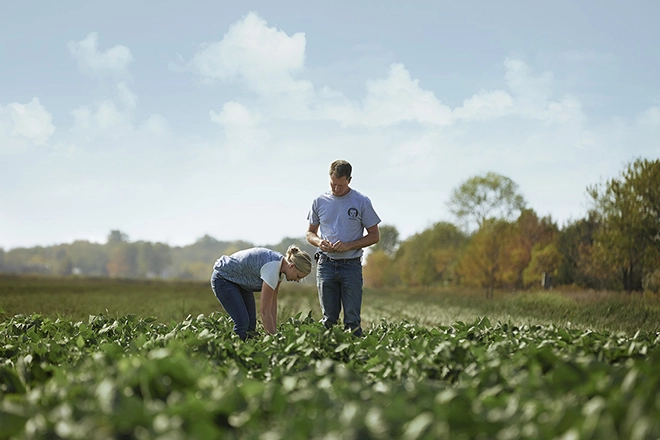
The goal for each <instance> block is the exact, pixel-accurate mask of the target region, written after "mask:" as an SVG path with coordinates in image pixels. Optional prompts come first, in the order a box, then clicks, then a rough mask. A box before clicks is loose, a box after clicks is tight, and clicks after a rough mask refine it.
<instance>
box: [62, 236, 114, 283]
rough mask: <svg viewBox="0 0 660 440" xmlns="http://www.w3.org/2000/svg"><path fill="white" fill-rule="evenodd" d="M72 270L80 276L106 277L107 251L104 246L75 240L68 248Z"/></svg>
mask: <svg viewBox="0 0 660 440" xmlns="http://www.w3.org/2000/svg"><path fill="white" fill-rule="evenodd" d="M68 254H69V256H70V257H71V265H72V267H73V270H75V271H76V272H80V274H82V275H92V276H106V275H108V268H107V266H108V251H107V248H106V246H105V245H102V244H99V243H91V242H89V241H87V240H76V241H74V242H73V243H71V244H70V245H69V246H68Z"/></svg>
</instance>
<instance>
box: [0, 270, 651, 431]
mask: <svg viewBox="0 0 660 440" xmlns="http://www.w3.org/2000/svg"><path fill="white" fill-rule="evenodd" d="M279 304H280V310H281V312H280V325H279V332H278V334H277V335H274V336H264V335H262V336H259V337H257V338H255V339H251V340H248V341H247V342H242V341H240V340H239V339H238V338H237V337H236V336H235V335H233V334H232V331H231V327H232V324H231V322H230V320H229V319H228V318H227V316H226V314H225V313H224V312H223V311H222V308H221V307H220V305H219V303H218V302H217V300H216V299H215V297H214V296H213V294H212V292H211V289H210V286H209V284H208V283H194V282H165V281H125V280H107V279H82V278H80V279H76V278H61V279H57V278H43V277H16V276H5V277H0V313H1V315H0V439H5V438H21V439H22V438H26V439H41V438H74V439H110V438H138V439H142V438H144V439H147V438H162V439H187V438H191V439H193V438H194V439H215V438H238V439H309V438H316V439H335V438H336V439H369V438H373V439H389V438H405V439H422V438H424V439H426V438H428V439H444V438H446V439H491V438H492V439H518V438H524V439H554V438H557V439H658V438H660V336H659V333H658V332H659V331H660V301H658V299H657V298H655V297H652V296H641V295H636V296H627V295H612V294H607V293H602V292H600V293H599V292H536V293H510V292H497V294H496V295H495V298H494V299H493V300H488V301H487V300H485V299H484V296H483V294H482V292H470V291H457V290H442V289H417V290H369V289H367V290H365V294H364V304H363V324H364V325H363V326H364V329H365V337H363V338H355V337H353V336H352V335H351V334H349V333H345V332H343V331H342V330H341V329H340V328H338V327H337V328H334V329H332V330H326V329H324V328H323V327H322V326H321V325H319V324H318V319H319V317H320V311H319V308H318V300H317V298H316V289H315V287H314V286H310V285H291V284H289V285H287V286H286V288H284V289H283V291H282V292H281V293H280V299H279Z"/></svg>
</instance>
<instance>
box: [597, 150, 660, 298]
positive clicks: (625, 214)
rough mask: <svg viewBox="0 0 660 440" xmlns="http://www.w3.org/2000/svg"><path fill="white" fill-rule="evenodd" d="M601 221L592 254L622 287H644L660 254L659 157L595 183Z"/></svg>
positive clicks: (629, 167) (631, 288) (640, 162)
mask: <svg viewBox="0 0 660 440" xmlns="http://www.w3.org/2000/svg"><path fill="white" fill-rule="evenodd" d="M589 194H590V195H591V197H592V198H593V201H594V205H595V209H596V212H597V214H598V216H599V220H600V226H601V227H600V228H599V229H598V230H597V231H596V236H595V242H596V245H598V246H600V248H601V249H600V251H596V252H594V253H593V254H592V255H593V256H594V258H597V259H599V261H600V262H601V263H602V264H603V265H604V266H605V267H607V268H610V270H611V272H613V273H616V274H618V275H619V277H620V280H621V282H622V284H623V288H624V289H625V290H626V291H628V292H630V291H633V290H641V288H642V278H643V277H644V275H645V274H646V273H648V272H652V271H654V270H655V269H656V268H657V263H658V261H659V256H660V160H659V159H656V160H653V161H651V160H647V159H637V160H635V161H634V162H632V163H630V164H628V166H627V167H626V169H625V170H624V171H623V172H622V173H621V175H620V177H618V178H613V179H610V180H609V181H607V182H606V183H605V184H602V185H599V186H592V187H590V188H589Z"/></svg>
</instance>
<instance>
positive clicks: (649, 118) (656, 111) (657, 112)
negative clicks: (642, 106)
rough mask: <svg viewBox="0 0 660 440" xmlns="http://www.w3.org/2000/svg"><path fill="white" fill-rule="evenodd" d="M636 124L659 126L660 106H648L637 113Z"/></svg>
mask: <svg viewBox="0 0 660 440" xmlns="http://www.w3.org/2000/svg"><path fill="white" fill-rule="evenodd" d="M637 124H638V125H642V126H660V107H659V106H654V107H649V108H648V109H646V110H645V111H643V112H642V113H640V114H639V115H637Z"/></svg>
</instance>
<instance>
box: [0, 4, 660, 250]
mask: <svg viewBox="0 0 660 440" xmlns="http://www.w3.org/2000/svg"><path fill="white" fill-rule="evenodd" d="M354 3H357V2H348V1H337V2H323V4H321V3H320V2H303V1H281V2H269V1H246V2H215V1H214V2H211V1H196V0H189V1H186V2H175V1H158V2H156V1H140V2H133V1H131V2H129V1H123V0H119V1H112V2H81V1H80V2H74V1H63V2H50V1H25V2H9V3H8V4H6V5H4V6H3V13H2V15H0V41H3V42H4V43H3V44H2V45H0V66H1V67H0V247H1V248H4V249H5V250H8V249H12V248H15V247H23V246H28V247H30V246H36V245H52V244H58V243H67V242H71V241H73V240H77V239H84V240H92V241H98V242H104V241H105V238H106V237H107V235H108V233H109V232H110V230H113V229H119V230H121V231H122V232H124V233H126V234H127V235H128V236H129V239H131V240H134V241H135V240H147V241H153V242H156V241H160V242H166V243H169V244H171V245H185V244H189V243H192V242H194V241H195V240H197V239H198V238H199V237H201V236H203V235H204V234H209V235H211V236H213V237H215V238H217V239H220V240H239V239H240V240H246V241H250V242H253V243H255V244H257V245H267V244H274V243H277V242H279V241H280V240H281V239H282V238H284V237H301V236H303V235H304V232H305V230H306V227H307V220H306V215H307V211H308V209H309V207H310V205H311V201H312V199H313V198H314V197H315V196H317V195H318V194H320V193H321V192H324V191H326V190H327V189H328V176H327V169H328V166H329V164H330V162H332V161H333V160H335V159H339V158H343V159H346V160H348V161H350V162H351V163H352V164H353V167H354V172H353V182H352V183H353V184H352V187H353V188H355V189H357V190H359V191H361V192H363V193H365V194H367V195H368V196H369V197H370V198H371V199H372V202H373V204H374V206H375V208H376V211H377V212H378V214H379V215H380V217H381V218H382V220H383V223H384V224H390V225H394V226H396V227H397V228H398V230H399V232H400V234H401V237H402V238H406V237H408V236H410V235H412V234H415V233H418V232H421V231H423V230H424V229H425V228H428V227H429V226H431V225H433V224H434V223H436V222H438V221H453V218H452V217H451V215H450V213H449V211H448V210H447V207H446V202H447V201H448V199H449V195H450V193H451V191H452V190H453V189H454V188H456V187H458V186H459V185H460V184H461V183H463V182H464V181H465V180H467V179H468V178H470V177H472V176H475V175H481V174H485V173H487V172H489V171H493V172H496V173H500V174H503V175H505V176H507V177H509V178H511V179H512V180H513V181H514V182H516V183H517V184H518V186H519V188H520V191H521V193H522V194H523V196H524V197H525V199H526V200H527V202H528V204H529V206H530V207H531V208H533V209H534V210H535V211H536V212H537V213H538V214H539V215H540V216H551V217H552V218H553V219H554V220H555V221H556V222H557V223H558V224H559V225H560V226H561V225H563V224H565V223H566V222H568V221H571V220H575V219H578V218H582V217H584V216H585V215H586V212H587V209H588V207H589V204H588V198H587V196H586V188H587V186H589V185H594V184H599V183H601V182H603V181H604V180H606V179H609V178H612V177H616V176H617V175H619V173H620V172H621V171H622V170H623V168H624V167H625V165H626V164H627V163H629V162H631V161H632V160H634V159H635V158H637V157H643V158H649V159H657V158H658V157H659V156H660V142H659V141H658V139H660V80H658V78H659V77H660V75H658V72H660V26H658V23H659V22H660V3H658V2H656V1H631V2H620V1H580V2H575V1H552V2H545V1H544V2H528V1H501V2H486V1H483V2H477V1H470V2H464V1H462V2H458V1H456V2H449V1H428V2H427V1H418V2H414V1H413V2H400V1H379V2H359V5H355V4H354Z"/></svg>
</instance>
